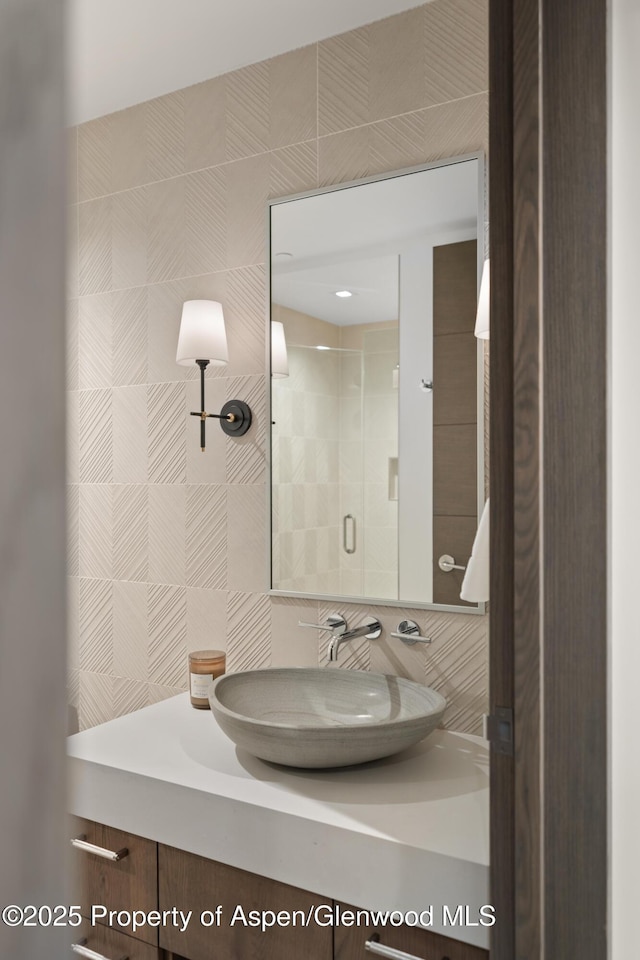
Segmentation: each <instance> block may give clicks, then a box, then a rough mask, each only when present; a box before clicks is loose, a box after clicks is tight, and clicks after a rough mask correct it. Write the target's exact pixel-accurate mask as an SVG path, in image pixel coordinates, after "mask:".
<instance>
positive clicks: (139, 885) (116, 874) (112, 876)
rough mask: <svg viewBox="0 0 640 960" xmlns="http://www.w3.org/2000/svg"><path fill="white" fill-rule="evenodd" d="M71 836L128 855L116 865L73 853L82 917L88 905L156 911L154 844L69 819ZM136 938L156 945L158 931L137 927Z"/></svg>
mask: <svg viewBox="0 0 640 960" xmlns="http://www.w3.org/2000/svg"><path fill="white" fill-rule="evenodd" d="M71 820H72V823H71V836H73V837H79V836H84V838H85V839H86V840H87V841H88V842H89V843H94V844H96V845H97V846H99V847H106V848H107V849H108V850H121V849H123V848H125V847H126V848H127V849H128V851H129V854H128V856H126V857H124V858H123V859H122V860H119V861H118V862H116V863H112V862H110V861H109V860H103V859H101V858H100V857H97V856H95V855H94V854H91V853H85V852H84V851H81V850H74V851H73V855H74V857H75V858H76V860H75V862H74V864H73V866H74V868H75V870H76V871H77V876H78V881H79V891H78V893H77V894H76V896H77V897H78V899H76V900H74V902H75V903H79V904H80V905H81V907H82V913H83V916H86V917H88V916H89V915H90V907H91V905H92V904H101V905H103V906H105V907H107V909H108V910H131V909H133V908H135V909H136V910H145V911H148V910H157V909H158V883H157V875H158V854H157V849H158V848H157V844H156V843H154V842H153V841H152V840H145V839H143V838H142V837H137V836H135V835H134V834H130V833H124V832H123V831H122V830H115V829H114V828H113V827H105V826H103V825H102V824H100V823H94V822H93V821H91V820H83V819H81V818H79V817H73V818H71ZM114 926H115V928H116V929H119V930H121V931H123V932H124V933H130V932H131V931H130V930H128V928H127V927H120V926H119V925H118V924H114ZM136 937H138V938H139V939H140V940H144V941H146V942H147V943H151V944H154V945H156V944H157V943H158V930H157V928H153V927H147V926H145V927H141V928H140V930H139V931H137V933H136Z"/></svg>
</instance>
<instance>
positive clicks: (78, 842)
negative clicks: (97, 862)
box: [71, 835, 129, 863]
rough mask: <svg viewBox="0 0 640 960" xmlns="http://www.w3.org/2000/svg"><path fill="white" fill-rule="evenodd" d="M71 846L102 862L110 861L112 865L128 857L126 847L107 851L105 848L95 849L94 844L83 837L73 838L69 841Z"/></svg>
mask: <svg viewBox="0 0 640 960" xmlns="http://www.w3.org/2000/svg"><path fill="white" fill-rule="evenodd" d="M71 846H72V847H75V848H76V850H84V852H85V853H94V854H95V855H96V857H102V859H103V860H111V862H112V863H117V862H118V860H124V858H125V857H128V856H129V850H128V848H127V847H123V848H122V850H107V849H106V848H105V847H97V846H96V845H95V843H89V842H88V841H87V840H86V839H85V837H84V835H82V836H81V837H75V838H74V839H73V840H72V841H71Z"/></svg>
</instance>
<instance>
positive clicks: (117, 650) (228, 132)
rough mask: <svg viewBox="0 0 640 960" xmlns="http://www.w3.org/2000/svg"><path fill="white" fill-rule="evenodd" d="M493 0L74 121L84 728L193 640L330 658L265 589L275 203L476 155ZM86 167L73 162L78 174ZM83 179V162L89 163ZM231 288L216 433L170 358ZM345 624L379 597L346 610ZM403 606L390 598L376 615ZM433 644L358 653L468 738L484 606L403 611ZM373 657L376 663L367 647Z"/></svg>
mask: <svg viewBox="0 0 640 960" xmlns="http://www.w3.org/2000/svg"><path fill="white" fill-rule="evenodd" d="M486 19H487V10H486V0H434V2H432V3H429V4H425V5H423V6H420V7H417V8H415V9H413V10H410V11H408V12H406V13H402V14H399V15H397V16H394V17H391V18H388V19H386V20H382V21H379V22H377V23H374V24H371V25H369V26H366V27H362V28H359V29H357V30H354V31H351V32H349V33H346V34H343V35H341V36H339V37H334V38H331V39H329V40H325V41H322V42H320V43H318V44H313V45H311V46H309V47H305V48H302V49H300V50H296V51H293V52H292V53H288V54H284V55H283V56H280V57H276V58H274V59H272V60H269V61H266V62H263V63H259V64H254V65H252V66H250V67H245V68H243V69H241V70H237V71H234V72H232V73H230V74H227V75H225V76H222V77H216V78H215V79H212V80H210V81H207V82H205V83H202V84H199V85H197V86H194V87H190V88H188V89H186V90H180V91H177V92H175V93H171V94H169V95H167V96H164V97H161V98H159V99H157V100H153V101H150V102H148V103H144V104H140V105H138V106H134V107H131V108H129V109H127V110H124V111H121V112H119V113H116V114H112V115H110V116H107V117H103V118H100V119H98V120H94V121H91V122H90V123H86V124H83V125H82V126H80V127H79V128H78V129H77V130H75V131H71V133H70V142H71V145H72V147H71V152H72V167H73V171H74V172H72V174H71V179H72V184H71V190H70V200H71V207H70V211H69V213H70V216H69V250H70V256H69V261H70V265H69V280H68V296H69V310H68V317H69V320H68V389H69V396H68V418H69V560H68V566H69V575H70V577H69V580H70V582H69V597H70V624H71V627H70V630H71V637H70V697H71V700H72V703H73V705H74V706H75V707H76V708H77V709H78V710H79V717H80V726H81V727H88V726H91V725H93V724H96V723H100V722H102V721H105V720H108V719H110V718H112V717H114V716H117V715H120V714H124V713H127V712H129V711H131V710H135V709H138V708H139V707H141V706H143V705H144V704H146V703H150V702H155V701H156V700H158V699H161V698H162V697H166V696H170V695H172V694H173V693H175V692H178V691H180V690H184V689H185V688H186V668H185V664H186V659H187V652H188V650H190V649H196V648H199V647H220V648H226V650H227V656H228V664H229V669H232V670H234V669H240V668H244V667H248V666H266V665H268V664H270V663H271V664H273V665H277V664H282V663H291V664H294V663H298V664H305V663H317V662H318V658H319V657H320V656H321V655H322V649H323V648H322V647H321V645H320V643H319V638H318V635H317V634H316V633H315V632H314V631H310V630H300V629H299V628H298V627H297V621H298V618H300V617H302V618H303V619H307V620H312V619H315V618H316V617H318V616H321V615H322V613H323V612H324V606H323V605H322V604H318V603H316V602H314V601H300V600H287V599H280V598H270V597H269V596H268V595H267V594H266V592H265V590H266V582H267V577H266V569H265V567H266V563H265V558H266V543H265V538H266V527H267V525H266V516H265V514H266V511H265V502H266V496H265V428H266V423H265V390H266V382H265V374H264V357H265V341H264V329H265V324H264V304H265V298H266V290H265V277H266V274H265V230H264V223H265V216H264V208H265V203H266V201H267V199H268V198H270V197H277V196H284V195H286V194H290V193H295V192H299V191H304V190H309V189H313V188H315V187H318V186H321V185H325V184H331V183H335V182H338V181H345V180H351V179H355V178H358V177H364V176H369V175H371V174H374V173H379V172H384V171H388V170H393V169H396V168H399V167H405V166H409V165H411V164H415V163H421V162H425V161H429V160H433V159H437V158H441V157H446V156H451V155H455V154H462V153H467V152H471V151H475V150H479V149H486V147H487V69H486V64H487V26H486ZM76 164H77V167H76ZM76 171H77V172H76ZM190 298H210V299H216V300H221V301H222V302H223V303H224V307H225V315H226V321H227V331H228V339H229V355H230V363H229V365H228V367H226V368H210V369H209V371H208V394H207V405H208V406H209V407H210V409H215V408H216V407H217V406H219V405H220V404H222V403H223V402H224V400H225V399H229V398H232V397H239V398H241V399H244V400H246V401H247V402H248V403H250V405H251V406H252V408H253V410H254V416H255V426H254V427H253V428H252V430H251V431H250V432H249V433H248V434H247V435H246V436H245V437H243V438H242V439H240V440H230V439H228V438H225V437H224V435H223V434H222V432H221V431H220V430H219V429H218V428H217V427H216V425H215V424H213V425H211V424H208V425H207V450H206V453H204V454H202V453H201V452H200V449H199V444H198V437H197V432H198V428H197V423H195V422H194V420H193V418H191V417H190V416H189V411H190V410H192V409H196V408H197V406H198V384H197V380H196V372H197V371H195V369H194V370H191V369H186V368H184V367H178V366H177V365H176V364H175V344H176V337H177V331H178V325H179V318H180V310H181V304H182V302H183V301H184V300H185V299H190ZM344 608H345V610H344V612H345V614H346V615H347V617H348V619H349V620H350V622H351V623H353V624H357V623H358V622H359V618H360V617H361V616H363V615H364V614H365V613H366V612H369V611H365V610H364V608H362V609H361V608H360V607H359V606H357V605H352V606H350V605H347V604H345V605H344ZM410 613H411V611H405V610H403V611H399V610H398V611H394V610H391V609H389V608H387V609H386V610H384V611H383V616H384V619H385V624H387V623H388V624H389V625H390V626H391V627H392V628H393V627H395V622H396V621H397V620H399V619H401V618H402V617H404V616H408V615H409V614H410ZM413 617H414V619H417V620H418V622H419V623H420V624H421V626H423V629H425V630H430V631H431V632H432V633H433V634H434V635H435V636H436V637H437V643H435V644H434V645H433V646H432V647H431V648H430V649H429V650H428V651H426V652H425V651H421V652H418V653H415V652H413V651H404V650H399V649H397V648H396V645H394V642H393V641H391V642H386V641H385V642H384V643H382V644H379V645H375V644H372V645H371V650H369V649H368V647H367V648H365V649H364V653H363V654H362V656H361V661H362V662H363V663H364V662H365V661H366V663H367V664H368V665H369V664H370V666H371V668H372V669H377V670H378V669H387V670H390V671H392V672H397V673H405V674H406V675H408V676H415V677H416V678H417V679H422V680H426V681H427V682H428V683H430V684H432V685H434V686H437V687H440V688H442V689H444V690H445V691H446V694H447V696H448V698H449V700H450V703H451V708H450V710H449V713H448V717H447V723H448V725H449V726H452V727H453V728H455V729H461V730H473V731H476V732H477V731H478V730H479V727H480V716H481V713H482V712H483V711H484V709H485V705H486V695H487V679H486V674H487V671H486V654H487V651H486V639H487V620H486V618H480V617H465V616H463V615H449V614H444V613H429V614H425V613H424V612H420V611H414V612H413ZM362 657H364V658H365V659H364V660H362Z"/></svg>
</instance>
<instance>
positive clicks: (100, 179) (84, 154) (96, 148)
mask: <svg viewBox="0 0 640 960" xmlns="http://www.w3.org/2000/svg"><path fill="white" fill-rule="evenodd" d="M112 127H113V118H112V117H111V116H107V117H100V118H99V119H97V120H91V121H89V123H83V124H81V125H80V126H79V127H78V128H77V138H78V139H77V149H78V157H77V169H76V173H77V178H78V185H77V186H78V199H79V200H94V199H95V198H96V197H104V196H106V195H107V194H109V193H112V192H113V185H112V184H113V181H112V174H111V161H112V154H113V145H112ZM74 167H75V164H74Z"/></svg>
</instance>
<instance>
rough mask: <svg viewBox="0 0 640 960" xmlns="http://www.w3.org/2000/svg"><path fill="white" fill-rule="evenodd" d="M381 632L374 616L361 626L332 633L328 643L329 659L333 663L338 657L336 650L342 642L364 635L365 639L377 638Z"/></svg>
mask: <svg viewBox="0 0 640 960" xmlns="http://www.w3.org/2000/svg"><path fill="white" fill-rule="evenodd" d="M381 633H382V624H381V623H380V621H379V620H376V618H375V617H370V618H369V620H368V621H367V622H366V623H363V624H362V626H361V627H354V628H353V630H347V632H346V633H341V634H337V635H334V637H333V639H332V640H331V641H330V643H329V661H330V662H331V663H335V662H336V660H337V659H338V651H339V649H340V647H341V646H342V644H343V643H346V642H347V641H348V640H355V638H356V637H366V638H367V640H377V639H378V637H379V636H380V634H381Z"/></svg>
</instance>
